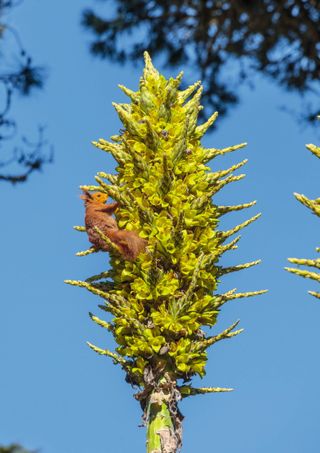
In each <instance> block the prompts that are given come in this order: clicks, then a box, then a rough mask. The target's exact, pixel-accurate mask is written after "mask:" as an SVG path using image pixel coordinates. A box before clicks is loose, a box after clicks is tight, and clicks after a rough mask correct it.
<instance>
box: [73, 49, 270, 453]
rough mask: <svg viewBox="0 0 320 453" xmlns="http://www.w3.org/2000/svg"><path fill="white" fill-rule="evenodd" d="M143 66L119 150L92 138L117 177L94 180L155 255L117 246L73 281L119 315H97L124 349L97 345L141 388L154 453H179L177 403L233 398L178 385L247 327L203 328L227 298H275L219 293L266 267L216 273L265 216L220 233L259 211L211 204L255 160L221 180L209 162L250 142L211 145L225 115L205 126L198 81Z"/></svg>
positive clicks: (125, 112) (124, 111)
mask: <svg viewBox="0 0 320 453" xmlns="http://www.w3.org/2000/svg"><path fill="white" fill-rule="evenodd" d="M145 63H146V64H145V69H144V72H143V77H142V78H141V80H140V89H139V91H132V90H129V89H127V88H125V87H123V86H121V89H122V91H123V92H124V93H125V94H127V95H128V97H129V99H130V100H131V101H132V102H131V104H121V105H120V104H114V106H115V108H116V110H117V112H118V114H119V116H120V119H121V120H122V121H123V123H124V130H123V131H122V132H121V134H120V135H117V136H113V137H112V140H113V141H114V142H115V143H111V142H107V141H106V140H103V139H100V140H99V141H98V142H94V144H95V145H96V146H97V147H98V148H100V149H102V150H104V151H107V152H109V153H111V154H112V155H113V157H114V158H115V159H116V161H117V163H118V166H117V172H118V174H117V175H112V176H110V175H109V174H108V173H104V172H100V173H98V177H96V181H97V182H98V184H99V186H85V187H86V188H87V190H100V191H101V192H104V193H107V194H109V196H111V197H112V198H114V199H116V200H117V201H118V203H119V206H118V209H117V210H116V212H115V215H116V221H117V225H118V227H119V228H120V229H127V230H134V231H136V232H137V233H139V235H140V237H141V238H145V239H146V241H147V248H146V250H144V251H143V252H142V253H140V254H139V255H138V257H137V258H136V259H135V260H132V261H128V260H126V259H125V258H124V257H123V256H121V254H119V253H117V250H116V247H112V246H111V245H112V244H111V243H110V244H109V245H110V247H109V250H110V252H109V254H110V269H109V270H107V272H102V273H101V274H98V275H95V276H94V277H91V278H89V279H87V280H86V281H85V282H83V281H78V280H69V281H67V283H69V284H71V285H74V286H79V287H83V288H86V289H87V290H88V291H90V292H91V293H93V294H95V295H97V296H100V297H101V298H102V300H103V301H104V303H103V304H102V305H100V306H99V307H100V308H102V310H103V311H104V312H106V313H108V314H109V315H111V316H109V317H108V319H107V320H103V319H100V318H99V317H97V316H96V315H92V314H91V315H90V316H91V318H92V320H93V321H94V322H95V323H96V324H98V325H99V326H101V327H104V328H105V332H106V334H107V335H110V334H111V335H113V337H114V339H115V341H116V343H117V348H116V351H111V350H109V349H107V348H105V347H102V348H99V347H97V346H93V345H92V344H91V343H90V344H89V346H90V347H91V348H92V349H93V350H95V351H96V352H98V354H100V355H105V356H108V357H110V358H111V359H112V360H113V361H114V363H117V364H120V366H122V368H123V370H124V371H125V373H126V378H127V381H128V382H129V383H131V384H133V385H135V386H138V387H139V388H140V391H139V393H137V394H136V395H135V397H136V399H137V400H139V401H140V403H141V406H142V408H143V410H144V420H145V422H146V425H147V452H148V453H165V452H171V453H174V452H177V451H178V450H179V449H180V447H181V444H182V415H181V413H180V411H179V409H178V402H179V400H180V399H181V398H184V397H188V396H190V395H198V394H204V393H215V392H227V391H230V390H232V389H229V388H223V387H203V388H193V387H192V386H191V384H190V385H179V382H180V383H181V381H182V382H187V381H191V380H192V378H193V377H194V376H195V375H198V376H200V377H203V376H204V374H205V365H206V362H207V349H208V348H209V347H210V346H213V345H214V344H215V343H216V342H218V341H222V340H224V339H230V338H232V337H234V336H236V335H238V334H239V333H240V332H241V331H242V329H238V330H234V329H235V327H236V326H237V324H238V321H237V322H236V323H234V324H232V326H231V327H228V328H227V329H225V330H223V329H222V332H220V333H219V330H220V331H221V329H220V328H218V331H217V332H213V335H211V336H208V335H207V334H206V333H205V331H204V330H202V327H203V326H204V327H214V328H215V324H216V322H217V316H218V314H219V310H220V309H221V307H222V306H223V305H224V304H225V303H227V302H228V301H230V300H233V299H240V298H244V297H251V296H256V295H259V294H262V293H263V292H265V291H264V290H261V291H250V292H244V293H236V290H234V289H233V290H230V291H228V292H226V293H225V294H222V295H219V294H215V292H216V290H217V285H218V282H219V278H220V276H221V275H223V274H225V273H230V272H236V271H240V270H241V269H245V268H247V267H251V266H253V265H255V264H258V261H253V262H250V263H246V264H241V265H234V263H230V264H231V265H230V266H229V267H226V268H222V267H221V266H219V265H218V261H219V258H220V256H221V255H222V254H223V253H224V252H226V251H229V250H232V249H234V248H236V247H237V245H236V244H237V243H238V241H239V239H240V237H235V238H234V239H232V238H231V240H230V241H228V242H227V243H226V244H224V243H225V241H226V239H227V238H229V237H231V236H232V235H233V234H234V233H236V232H238V231H239V230H240V229H242V228H244V227H246V226H248V225H249V224H250V223H252V222H253V221H255V220H256V219H257V218H258V217H259V214H256V215H254V216H253V217H251V218H250V219H249V220H247V221H244V222H242V223H240V224H239V225H237V226H235V227H233V228H231V229H230V230H228V231H218V230H217V226H218V220H219V217H220V216H222V215H224V214H226V213H228V212H232V211H237V210H241V209H246V208H249V207H251V206H253V205H254V203H255V202H249V203H245V204H241V205H235V206H217V205H215V204H214V203H213V201H212V195H213V194H215V193H216V192H217V191H218V190H220V189H222V188H223V187H224V186H225V185H227V184H228V183H231V182H235V181H238V180H239V179H241V178H242V177H243V175H240V176H237V175H235V174H234V172H235V171H237V170H238V169H239V168H240V167H242V166H243V165H244V164H245V163H246V160H243V161H242V162H240V163H238V164H235V165H233V166H232V167H230V168H229V169H227V170H219V169H217V168H215V170H214V172H212V171H211V169H210V167H208V166H206V162H208V161H209V160H211V159H214V158H215V157H216V156H219V155H223V154H225V153H228V152H231V151H235V150H237V149H240V148H242V147H243V146H244V144H240V145H236V146H231V147H229V148H224V149H216V148H211V149H205V148H203V147H202V145H201V142H200V137H201V136H202V135H203V134H204V133H205V131H206V130H207V128H209V126H210V125H211V124H212V123H213V122H214V120H215V119H216V116H217V115H216V114H214V115H213V116H211V118H210V119H209V120H208V121H207V122H206V123H204V124H203V125H200V126H198V125H197V124H198V114H199V111H200V110H201V105H200V100H201V91H202V87H201V86H200V83H199V82H197V83H195V84H194V85H192V86H191V87H190V88H188V89H186V90H184V91H181V90H179V84H180V81H181V77H182V74H181V73H180V74H179V75H178V77H176V78H175V79H173V78H172V79H169V80H167V79H165V77H163V76H162V75H161V74H159V72H158V71H157V70H156V69H155V68H154V66H153V65H152V62H151V59H150V56H149V55H148V54H147V53H145ZM215 167H216V166H215ZM106 180H109V181H110V183H111V185H109V184H107V182H106ZM97 187H98V189H97ZM76 229H77V230H78V231H83V230H84V229H83V227H76ZM107 239H108V238H105V240H106V241H107ZM82 254H83V253H82ZM107 343H108V339H107Z"/></svg>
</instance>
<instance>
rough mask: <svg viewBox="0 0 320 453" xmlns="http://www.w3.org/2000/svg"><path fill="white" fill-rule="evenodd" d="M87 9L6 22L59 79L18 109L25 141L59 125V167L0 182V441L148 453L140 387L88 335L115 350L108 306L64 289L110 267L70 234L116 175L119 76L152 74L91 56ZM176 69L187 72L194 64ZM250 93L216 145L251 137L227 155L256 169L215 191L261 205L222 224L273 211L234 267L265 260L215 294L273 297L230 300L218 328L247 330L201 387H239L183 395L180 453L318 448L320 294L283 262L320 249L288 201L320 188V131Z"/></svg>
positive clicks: (272, 98) (72, 7)
mask: <svg viewBox="0 0 320 453" xmlns="http://www.w3.org/2000/svg"><path fill="white" fill-rule="evenodd" d="M89 4H90V0H81V1H77V2H72V1H69V2H66V1H61V0H60V1H55V2H49V1H48V0H47V1H39V0H26V1H25V2H24V3H23V4H22V5H21V7H19V8H17V9H16V10H15V11H14V15H12V19H11V21H12V23H15V24H16V26H17V27H18V29H19V31H20V33H21V36H22V38H23V41H24V43H25V45H26V47H27V48H28V49H29V50H30V52H31V53H32V54H33V55H34V56H35V58H36V59H37V61H40V62H44V63H46V64H47V66H48V70H49V74H50V77H49V79H48V83H47V85H46V89H45V90H44V91H43V92H39V93H38V94H36V95H35V96H33V97H32V99H29V100H27V101H21V102H19V104H16V108H15V113H16V115H17V117H18V118H19V119H20V123H21V125H23V130H24V132H26V133H28V134H29V135H32V134H33V133H34V134H35V133H36V124H37V123H46V124H47V125H48V129H47V135H48V137H49V138H50V140H51V142H53V143H54V146H55V163H54V164H53V165H51V166H47V167H46V168H45V170H44V172H43V173H41V174H35V175H33V176H32V177H31V179H30V182H28V183H27V184H25V185H21V186H16V187H12V186H10V185H5V184H2V185H1V188H0V189H1V207H2V221H1V235H0V243H1V246H0V250H1V255H0V260H1V274H0V275H1V276H0V279H1V302H0V303H1V316H0V361H1V375H0V376H1V377H0V408H1V410H0V442H1V443H3V444H8V443H10V442H20V443H22V444H24V445H25V446H26V447H28V448H40V449H41V451H42V452H43V453H106V452H110V453H124V452H129V451H130V453H138V452H142V451H144V439H145V432H144V429H143V428H138V425H139V424H140V422H141V419H140V416H141V412H140V407H139V405H138V404H137V402H136V401H135V400H134V399H133V398H132V394H133V390H132V389H131V388H130V387H129V386H128V384H126V383H125V382H124V376H123V373H122V371H121V370H120V369H119V368H118V367H115V366H114V365H113V364H112V363H111V361H109V360H107V359H104V358H103V357H99V356H98V355H96V354H95V353H93V352H92V351H91V350H90V349H89V348H88V347H87V345H86V343H85V342H86V341H87V340H90V341H91V342H93V343H95V344H98V345H99V346H102V347H103V346H105V347H107V346H108V345H109V347H110V346H112V342H111V340H110V337H109V336H107V334H106V333H105V332H104V331H103V330H102V329H99V328H98V327H97V326H96V325H95V324H93V323H92V321H91V320H90V319H89V316H88V314H87V313H88V311H93V312H94V313H98V309H96V308H95V307H96V305H97V303H98V299H97V298H96V297H94V296H91V295H90V294H88V293H87V292H86V291H84V290H80V289H77V288H73V287H69V286H67V285H65V284H64V283H63V280H64V279H66V278H74V279H85V278H86V277H88V276H90V275H93V274H95V273H97V272H100V271H102V270H105V269H106V268H107V266H108V259H107V255H106V254H99V255H92V256H89V257H86V258H79V257H76V256H75V255H74V254H75V252H76V251H78V250H83V249H85V248H87V241H86V237H85V235H81V233H77V232H75V231H73V229H72V226H73V225H77V224H82V223H83V206H82V202H81V201H80V199H79V189H78V186H79V185H80V184H88V183H92V182H93V181H94V179H93V177H94V174H95V173H96V172H97V171H107V172H110V171H112V169H113V166H114V163H113V161H112V159H111V158H110V157H109V156H108V155H105V154H104V153H102V152H101V151H99V150H96V149H95V148H94V147H92V145H91V144H90V141H91V140H94V139H97V138H99V137H104V138H109V137H110V135H113V134H115V133H117V132H118V129H119V121H118V119H117V115H116V113H115V111H114V110H113V107H112V105H111V102H112V101H120V102H121V101H122V100H123V99H124V97H123V95H122V93H121V92H120V90H119V89H118V88H117V84H118V83H123V84H125V85H127V86H128V87H130V88H133V89H135V88H136V87H137V84H138V79H139V77H140V75H141V70H142V60H141V62H139V65H138V66H137V67H133V66H131V65H127V66H124V67H119V66H117V65H115V64H111V63H109V62H100V61H96V60H94V59H93V58H92V57H90V55H89V53H88V50H87V42H88V35H87V34H86V33H85V32H84V31H83V30H82V29H81V27H80V25H79V22H80V12H81V10H82V8H83V7H85V6H88V5H89ZM155 63H156V62H155ZM181 69H185V70H186V71H185V72H186V73H187V74H188V76H189V77H190V78H191V79H192V70H191V69H190V68H189V69H188V68H181ZM165 73H166V74H167V75H170V74H171V71H168V70H166V71H165ZM241 96H242V99H243V101H242V104H241V105H240V106H239V107H237V108H235V109H234V110H232V111H231V113H230V115H229V117H228V118H227V119H225V120H223V121H222V120H220V122H219V127H218V129H217V130H216V131H215V132H214V133H213V134H211V135H210V136H208V137H207V138H206V141H205V143H206V145H210V146H212V147H225V146H229V145H232V144H236V143H240V142H243V141H247V142H248V143H249V145H248V147H247V148H245V149H242V150H240V151H238V152H237V153H232V154H230V155H228V156H226V157H225V158H221V159H220V160H219V161H217V164H218V165H219V168H227V167H228V166H230V164H233V163H236V162H238V161H240V160H242V159H244V158H245V157H247V158H249V163H248V165H247V168H246V173H247V178H246V179H245V180H244V181H241V182H239V183H235V184H234V185H233V187H229V186H228V188H226V189H224V190H223V191H221V192H220V194H219V197H217V199H218V200H219V202H221V203H222V204H233V203H238V202H239V203H240V202H246V201H250V200H252V199H257V200H258V204H257V206H256V207H253V208H251V210H250V212H249V211H247V212H246V213H240V214H236V213H233V214H230V215H229V217H228V218H227V217H226V218H225V219H224V221H223V222H222V225H221V227H222V228H224V227H226V226H229V225H230V226H231V225H235V224H237V223H240V221H242V220H243V219H244V218H245V217H249V216H251V215H253V214H255V213H257V212H259V211H261V212H262V213H263V216H262V218H261V219H259V220H258V221H257V222H256V223H255V224H253V225H251V226H250V227H248V228H247V229H246V230H244V231H243V239H242V241H241V242H240V247H239V250H238V251H237V252H232V253H229V254H228V256H225V258H224V261H223V262H224V263H228V265H233V264H237V263H240V262H245V261H251V260H253V259H256V258H262V259H263V262H262V264H260V265H259V266H257V267H256V268H253V269H250V270H247V271H243V272H241V273H235V274H232V275H228V276H226V277H225V278H224V281H223V284H222V285H221V287H220V291H223V290H228V289H231V288H233V287H237V288H238V289H239V290H243V291H246V290H257V289H261V288H268V289H269V293H268V294H267V295H264V296H260V297H259V298H255V299H249V300H242V301H238V302H233V303H230V304H229V305H228V306H225V307H224V308H223V310H222V314H221V316H220V318H219V322H218V324H217V330H216V331H221V330H223V329H224V328H225V327H227V326H228V325H229V324H231V323H232V322H233V321H235V320H236V319H238V318H240V319H241V326H242V327H244V328H245V332H244V333H243V334H242V335H240V336H239V337H237V338H235V339H232V340H230V341H224V342H221V343H219V344H218V345H216V346H214V347H213V348H212V349H211V351H210V356H209V363H208V367H207V376H206V377H205V378H204V380H203V382H202V384H203V385H206V386H231V387H234V388H235V389H236V390H235V391H234V392H232V393H230V394H221V395H208V396H203V397H201V396H200V397H195V398H193V399H192V398H190V399H189V400H186V401H185V402H183V404H182V411H183V413H184V415H185V416H186V418H185V422H184V447H183V452H185V453H187V452H196V451H199V452H200V451H201V452H212V453H213V452H220V453H234V452H235V451H237V452H239V453H270V452H272V453H302V452H303V453H314V452H317V451H318V450H319V443H320V432H319V426H318V425H319V420H318V418H319V401H320V389H319V382H320V362H319V335H318V331H319V319H320V304H319V303H317V302H316V300H315V299H313V298H312V297H311V296H309V295H308V294H307V289H317V288H316V284H315V283H313V282H311V281H308V280H303V279H301V278H298V277H296V276H293V275H291V274H288V273H286V272H285V271H284V270H283V267H284V266H285V265H286V258H287V257H288V256H296V257H314V256H315V251H314V249H315V247H316V246H319V245H320V244H319V225H320V223H319V219H317V218H316V217H315V216H313V215H311V213H310V212H308V210H307V209H306V208H304V207H303V206H301V205H300V204H299V203H298V202H296V201H295V199H294V198H293V196H292V192H294V191H297V192H300V193H304V194H305V195H307V196H309V197H311V198H312V197H314V198H315V197H318V196H320V187H319V174H320V162H319V161H317V159H316V158H315V157H314V156H312V155H311V153H310V152H309V151H307V150H306V149H305V144H306V143H315V144H317V143H318V144H319V143H320V138H319V137H320V134H319V131H318V132H317V131H316V129H312V128H307V129H304V130H303V129H301V128H300V127H299V125H298V124H297V122H296V121H295V120H294V119H293V118H291V117H290V116H288V115H287V114H286V113H283V112H281V111H280V110H279V109H278V107H279V106H280V105H286V106H287V107H290V108H291V107H296V108H299V105H300V103H299V101H298V100H297V98H296V97H295V96H294V95H289V94H285V93H283V92H282V91H281V90H280V89H278V88H276V87H274V86H272V85H271V84H270V83H269V82H267V81H265V80H261V79H258V80H257V84H256V89H255V90H254V91H250V90H249V89H247V88H244V89H241ZM319 130H320V125H319Z"/></svg>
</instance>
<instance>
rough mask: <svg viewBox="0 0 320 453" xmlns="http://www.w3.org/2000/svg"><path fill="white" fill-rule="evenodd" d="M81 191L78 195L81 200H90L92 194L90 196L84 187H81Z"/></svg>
mask: <svg viewBox="0 0 320 453" xmlns="http://www.w3.org/2000/svg"><path fill="white" fill-rule="evenodd" d="M82 192H83V194H82V195H80V198H81V200H85V201H87V200H91V199H92V196H91V193H90V192H88V191H87V190H85V189H82Z"/></svg>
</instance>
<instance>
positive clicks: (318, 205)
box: [285, 145, 320, 299]
mask: <svg viewBox="0 0 320 453" xmlns="http://www.w3.org/2000/svg"><path fill="white" fill-rule="evenodd" d="M306 147H307V149H308V150H309V151H311V152H312V153H313V154H314V155H315V156H316V157H318V158H320V147H317V146H315V145H306ZM294 196H295V197H296V199H297V200H298V201H300V203H302V204H303V205H304V206H306V207H307V208H309V209H310V210H311V211H312V212H313V213H314V214H315V215H317V216H319V217H320V198H316V199H315V200H310V199H309V198H307V197H306V196H305V195H302V194H299V193H295V194H294ZM316 251H317V252H320V249H319V248H317V249H316ZM288 261H289V262H290V263H292V264H297V265H298V266H307V267H311V268H312V269H314V270H304V269H299V268H296V267H285V269H286V270H287V271H288V272H292V273H293V274H297V275H300V276H301V277H304V278H310V279H311V280H315V281H316V282H318V283H320V258H315V259H304V258H288ZM308 293H309V294H311V296H314V297H316V298H317V299H320V292H317V291H308Z"/></svg>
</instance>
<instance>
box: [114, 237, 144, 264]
mask: <svg viewBox="0 0 320 453" xmlns="http://www.w3.org/2000/svg"><path fill="white" fill-rule="evenodd" d="M110 233H111V232H110ZM110 233H109V234H108V236H109V238H110V239H111V241H112V242H114V243H115V244H116V245H117V246H118V247H119V249H120V251H121V255H122V256H123V257H124V258H125V259H126V260H129V261H134V260H135V259H136V258H137V257H138V255H139V254H140V253H141V252H143V251H144V250H145V249H146V246H147V240H146V239H143V238H141V237H140V236H139V235H138V234H137V233H136V232H135V231H128V230H113V231H112V233H111V234H110Z"/></svg>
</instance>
